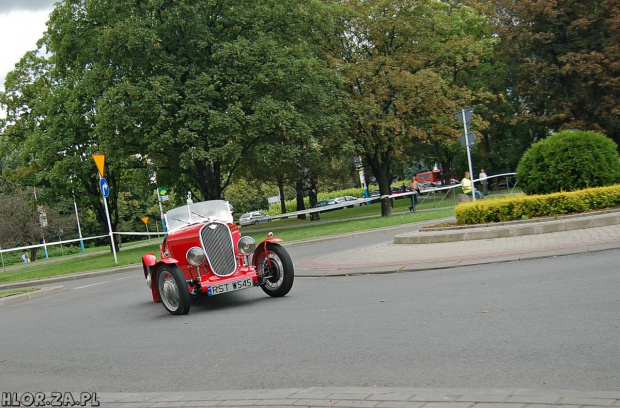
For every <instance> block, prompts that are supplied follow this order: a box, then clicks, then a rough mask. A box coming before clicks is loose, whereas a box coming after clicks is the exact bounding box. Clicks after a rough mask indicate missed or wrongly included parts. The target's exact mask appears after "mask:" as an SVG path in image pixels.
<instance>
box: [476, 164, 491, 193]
mask: <svg viewBox="0 0 620 408" xmlns="http://www.w3.org/2000/svg"><path fill="white" fill-rule="evenodd" d="M478 178H479V179H480V183H482V191H483V193H484V195H487V194H489V181H488V180H487V174H486V173H485V172H484V169H480V176H479V177H478Z"/></svg>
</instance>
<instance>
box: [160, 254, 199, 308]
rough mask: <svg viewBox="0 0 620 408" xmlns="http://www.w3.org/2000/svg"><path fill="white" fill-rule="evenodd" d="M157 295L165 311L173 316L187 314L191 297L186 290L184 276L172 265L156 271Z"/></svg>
mask: <svg viewBox="0 0 620 408" xmlns="http://www.w3.org/2000/svg"><path fill="white" fill-rule="evenodd" d="M155 284H156V285H157V293H158V294H159V297H160V298H161V303H162V304H163V305H164V307H165V308H166V310H167V311H168V312H170V313H171V314H173V315H184V314H188V313H189V307H190V304H191V296H190V294H189V290H188V289H187V282H185V276H184V275H183V272H181V270H180V269H179V268H177V267H176V266H173V265H163V266H162V267H161V268H159V270H158V271H157V279H156V282H155Z"/></svg>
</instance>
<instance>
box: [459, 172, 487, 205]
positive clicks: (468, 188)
mask: <svg viewBox="0 0 620 408" xmlns="http://www.w3.org/2000/svg"><path fill="white" fill-rule="evenodd" d="M461 187H463V194H467V195H469V196H470V195H471V194H472V192H473V193H474V194H475V195H476V200H480V199H482V198H484V196H483V195H482V193H481V192H480V191H478V190H476V188H475V187H474V183H473V182H472V181H471V178H470V176H469V172H468V171H466V172H465V177H464V178H463V180H461Z"/></svg>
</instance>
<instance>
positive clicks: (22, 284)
mask: <svg viewBox="0 0 620 408" xmlns="http://www.w3.org/2000/svg"><path fill="white" fill-rule="evenodd" d="M137 267H140V264H132V265H124V266H118V267H113V268H106V269H99V270H96V271H89V272H84V273H75V274H67V275H58V276H53V277H51V278H43V279H33V280H25V281H18V282H7V283H0V291H4V290H13V289H26V288H33V287H37V286H40V285H49V284H51V283H58V282H65V281H70V280H78V279H88V278H92V277H96V276H103V275H112V274H115V273H119V272H124V271H126V270H129V269H134V268H137Z"/></svg>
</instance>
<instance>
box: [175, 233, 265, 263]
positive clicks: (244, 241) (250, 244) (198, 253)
mask: <svg viewBox="0 0 620 408" xmlns="http://www.w3.org/2000/svg"><path fill="white" fill-rule="evenodd" d="M237 247H238V248H239V251H240V252H241V253H242V254H244V255H252V254H253V253H254V250H255V249H256V241H254V238H252V237H241V239H240V240H239V243H238V244H237ZM186 258H187V262H189V264H190V265H193V266H200V265H202V264H203V263H204V262H205V260H206V258H207V256H206V255H205V251H203V249H202V248H199V247H191V248H190V249H189V251H187V255H186Z"/></svg>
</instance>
